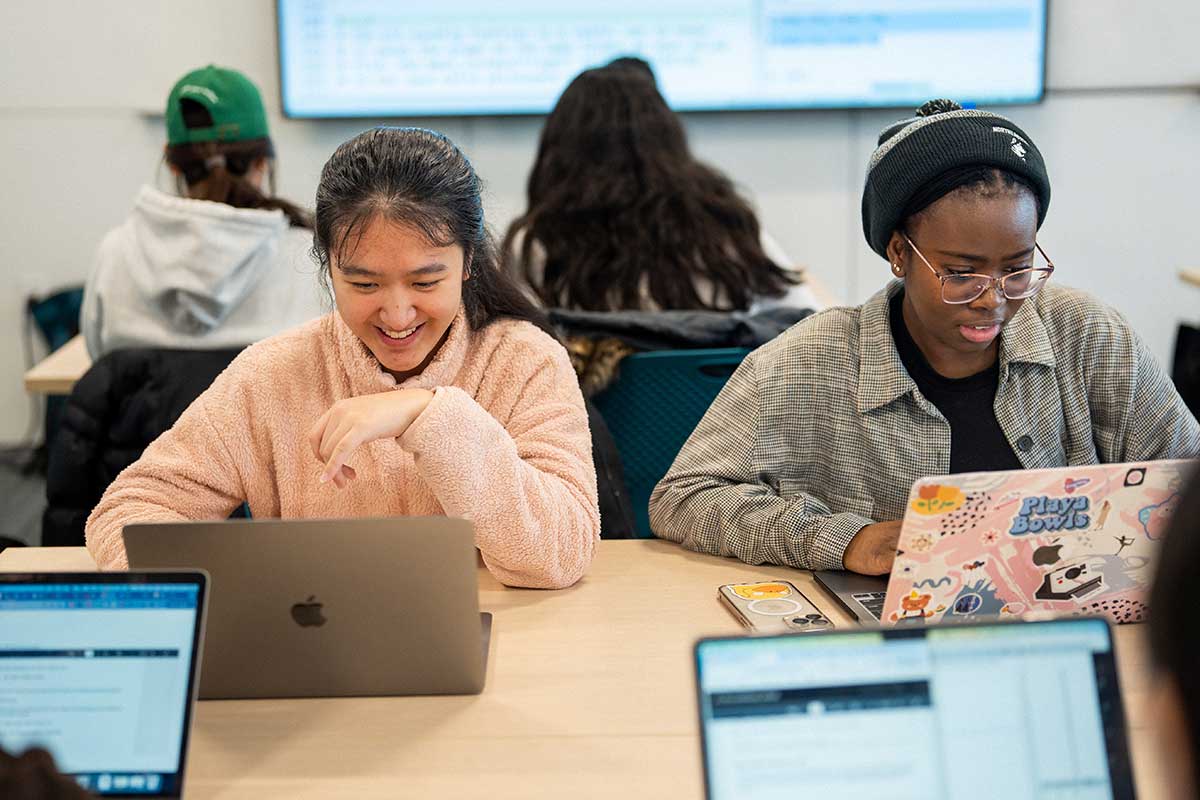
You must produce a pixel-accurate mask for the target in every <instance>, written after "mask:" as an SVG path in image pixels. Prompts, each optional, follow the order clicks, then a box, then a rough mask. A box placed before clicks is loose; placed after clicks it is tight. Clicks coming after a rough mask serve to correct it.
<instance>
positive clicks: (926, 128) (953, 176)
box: [862, 100, 1050, 258]
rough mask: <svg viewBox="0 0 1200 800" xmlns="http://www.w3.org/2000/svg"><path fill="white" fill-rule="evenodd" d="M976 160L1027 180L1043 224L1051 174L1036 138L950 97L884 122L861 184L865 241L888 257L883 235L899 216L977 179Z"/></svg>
mask: <svg viewBox="0 0 1200 800" xmlns="http://www.w3.org/2000/svg"><path fill="white" fill-rule="evenodd" d="M981 167H983V168H988V167H995V168H997V169H1002V170H1005V171H1007V172H1011V173H1013V174H1015V175H1019V176H1021V177H1022V178H1024V179H1025V180H1027V181H1029V183H1030V184H1031V185H1032V186H1033V188H1034V192H1035V193H1036V194H1037V199H1038V221H1037V224H1038V227H1039V228H1040V227H1041V226H1042V222H1043V220H1045V219H1046V210H1047V209H1048V208H1049V207H1050V177H1049V176H1048V175H1047V174H1046V165H1045V163H1044V162H1043V161H1042V154H1041V152H1039V151H1038V149H1037V145H1035V144H1034V143H1033V140H1032V139H1030V138H1029V136H1028V135H1027V134H1026V133H1025V132H1024V131H1023V130H1021V129H1020V128H1019V127H1017V125H1016V124H1015V123H1013V122H1012V121H1010V120H1008V119H1005V118H1004V117H1001V116H999V115H998V114H992V113H991V112H988V111H977V110H975V109H963V108H962V107H961V106H959V105H958V103H955V102H953V101H951V100H930V101H929V102H928V103H926V104H925V105H923V106H921V107H920V108H919V109H917V115H916V116H915V117H912V118H911V119H906V120H901V121H899V122H896V123H893V124H892V125H889V126H888V127H887V128H884V130H883V132H881V133H880V134H879V144H878V146H877V147H876V148H875V152H874V153H872V154H871V161H870V163H868V165H867V181H866V185H865V186H864V187H863V198H862V220H863V233H864V234H866V237H867V244H869V245H871V249H872V250H874V251H875V252H876V253H879V255H881V256H883V257H884V258H887V246H888V241H889V240H890V239H891V238H892V231H894V230H896V228H897V227H899V225H900V223H902V222H903V221H904V220H905V219H907V218H908V217H910V216H912V215H913V214H915V213H917V212H918V211H920V210H921V209H923V208H926V207H928V206H929V205H931V204H932V203H934V202H935V201H937V200H938V199H940V198H942V197H945V196H946V195H947V194H949V193H950V192H952V191H954V190H955V189H957V188H958V187H960V186H962V185H964V184H966V183H970V182H972V181H973V180H975V179H977V178H978V175H979V170H980V168H981Z"/></svg>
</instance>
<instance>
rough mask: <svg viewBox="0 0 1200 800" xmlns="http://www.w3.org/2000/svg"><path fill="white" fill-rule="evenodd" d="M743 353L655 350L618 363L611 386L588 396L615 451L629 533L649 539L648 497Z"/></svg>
mask: <svg viewBox="0 0 1200 800" xmlns="http://www.w3.org/2000/svg"><path fill="white" fill-rule="evenodd" d="M749 352H750V351H749V350H746V349H744V348H723V349H720V350H660V351H656V352H650V353H635V354H634V355H631V356H626V357H625V358H624V359H623V360H622V361H621V366H620V373H619V375H618V377H617V379H616V381H614V382H613V384H612V385H611V386H609V387H608V388H607V389H605V390H604V391H603V392H600V393H599V394H597V395H596V396H595V397H594V398H592V400H593V402H594V403H595V404H596V407H597V408H598V409H600V413H601V414H602V415H603V416H604V421H605V422H607V423H608V427H609V430H611V431H612V435H613V439H614V440H616V443H617V450H618V451H619V452H620V453H621V465H622V467H624V470H625V483H626V485H627V487H628V489H629V499H630V502H631V503H632V504H633V516H634V522H635V524H636V529H635V531H634V535H635V536H636V537H637V538H641V539H649V538H652V537H653V536H654V534H653V533H651V531H650V515H649V505H650V493H651V492H652V491H654V486H655V484H657V483H658V482H659V480H661V479H662V476H663V475H666V474H667V470H668V469H669V468H670V466H671V462H673V461H674V460H675V456H676V455H678V453H679V450H680V448H682V447H683V443H684V442H686V441H687V438H688V437H689V436H691V434H692V431H693V430H695V428H696V424H697V423H698V422H700V418H701V417H703V416H704V412H706V411H708V407H709V406H710V405H712V401H713V400H714V399H715V398H716V396H717V394H718V393H719V392H720V391H721V388H722V387H723V386H725V382H726V381H728V380H729V376H730V375H732V374H733V371H734V370H735V369H737V367H738V365H739V364H741V363H742V359H744V358H745V357H746V354H747V353H749Z"/></svg>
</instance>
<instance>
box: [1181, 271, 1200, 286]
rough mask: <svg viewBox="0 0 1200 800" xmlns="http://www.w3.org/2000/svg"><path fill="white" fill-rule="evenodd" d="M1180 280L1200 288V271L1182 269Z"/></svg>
mask: <svg viewBox="0 0 1200 800" xmlns="http://www.w3.org/2000/svg"><path fill="white" fill-rule="evenodd" d="M1179 278H1180V280H1182V281H1183V282H1184V283H1190V284H1192V285H1193V286H1200V269H1181V270H1179Z"/></svg>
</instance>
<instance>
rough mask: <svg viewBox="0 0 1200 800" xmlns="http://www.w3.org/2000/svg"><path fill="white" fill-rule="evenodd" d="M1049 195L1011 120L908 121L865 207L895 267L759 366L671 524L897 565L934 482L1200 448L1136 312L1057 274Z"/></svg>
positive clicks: (670, 532)
mask: <svg viewBox="0 0 1200 800" xmlns="http://www.w3.org/2000/svg"><path fill="white" fill-rule="evenodd" d="M1049 204H1050V177H1049V174H1048V172H1047V170H1046V165H1045V162H1044V161H1043V160H1042V154H1041V151H1040V150H1039V149H1038V148H1037V146H1036V145H1035V144H1034V142H1033V139H1032V138H1031V137H1030V136H1029V134H1028V133H1026V132H1025V131H1024V130H1022V129H1021V128H1020V127H1019V126H1018V125H1017V124H1016V123H1015V122H1013V121H1012V120H1009V119H1006V118H1005V117H1002V116H1000V115H998V114H994V113H992V112H989V111H984V110H980V109H963V108H960V107H959V106H958V104H957V103H953V102H951V101H946V100H938V101H930V102H929V103H926V104H925V105H923V106H922V107H921V108H920V109H918V111H917V114H916V116H914V117H912V118H909V119H905V120H901V121H899V122H897V123H895V124H894V125H891V126H888V127H887V128H886V129H885V130H884V131H883V133H882V134H881V135H880V137H879V142H878V146H877V147H876V148H875V152H874V153H873V154H872V156H871V158H870V162H869V164H868V167H867V179H866V184H865V186H864V187H863V200H862V224H863V232H864V234H865V236H866V239H867V242H868V244H869V245H870V246H871V249H873V250H874V251H875V252H876V253H877V254H878V255H879V256H880V257H881V258H883V259H884V260H885V263H887V264H888V265H889V271H890V274H891V278H892V279H891V280H890V281H889V282H888V283H887V284H886V285H885V286H883V287H882V288H881V289H880V290H879V291H878V292H876V294H875V295H874V296H872V297H871V298H870V299H868V300H867V301H866V302H865V303H863V304H862V305H861V306H857V307H854V308H833V309H828V310H826V311H823V312H821V313H819V314H815V315H813V316H811V317H809V318H808V319H806V320H804V321H803V322H801V323H800V324H798V325H796V326H794V327H792V328H790V329H789V330H788V331H787V332H786V333H784V334H783V335H781V336H779V337H778V338H776V339H775V340H773V341H772V342H770V343H769V344H767V345H765V346H763V347H761V348H759V349H758V350H756V351H754V352H753V353H751V354H750V355H749V356H748V357H747V358H746V360H745V361H744V362H742V364H741V366H740V367H738V369H737V371H736V372H735V373H734V375H733V377H732V378H731V379H730V380H729V382H728V383H727V384H726V385H725V387H724V389H723V390H722V391H721V393H720V395H719V396H718V397H717V399H716V400H715V401H714V402H713V404H712V406H711V407H710V408H709V410H708V412H707V414H706V415H705V416H704V419H703V420H701V422H700V424H699V426H698V427H697V428H696V430H695V431H694V432H693V433H692V436H691V438H690V439H688V441H687V443H686V444H685V445H684V446H683V449H682V450H681V451H680V453H679V456H678V457H677V458H676V459H675V463H674V464H673V465H672V466H671V469H670V471H669V472H668V473H667V475H666V476H665V477H664V478H663V479H662V481H660V482H659V484H658V486H657V487H656V488H655V490H654V493H653V495H652V496H651V498H650V522H651V525H652V527H653V529H654V532H655V533H657V534H658V535H659V536H662V537H663V538H667V539H673V540H675V541H679V542H682V543H683V544H684V545H685V546H687V547H690V548H692V549H695V550H700V551H703V552H709V553H718V554H720V555H733V556H737V557H738V558H741V559H742V560H744V561H746V562H748V563H751V564H761V563H764V562H770V563H776V564H789V565H793V566H797V567H800V568H803V569H846V570H851V571H855V572H861V573H866V574H872V575H879V574H883V573H886V572H888V571H890V570H891V567H892V562H893V559H894V558H895V555H896V542H897V540H898V539H899V536H900V520H901V519H902V518H903V516H904V510H905V504H906V501H907V498H908V492H909V489H910V488H911V487H912V484H913V482H914V481H916V480H917V479H918V478H923V477H926V476H929V475H946V474H950V473H962V472H983V471H995V470H1011V469H1022V468H1025V469H1036V468H1044V467H1065V466H1079V465H1086V464H1099V463H1120V462H1124V461H1150V460H1154V459H1166V458H1195V457H1197V456H1200V425H1197V423H1196V419H1195V418H1194V417H1193V416H1192V415H1191V413H1190V412H1189V411H1188V409H1187V407H1186V406H1185V405H1184V403H1183V400H1181V399H1180V397H1179V394H1178V393H1177V392H1176V391H1175V387H1174V386H1173V385H1172V384H1171V380H1170V378H1169V377H1167V374H1166V373H1165V372H1164V371H1163V369H1162V366H1161V365H1160V364H1159V363H1158V362H1157V361H1156V360H1155V359H1154V356H1153V355H1152V354H1151V353H1150V352H1149V351H1148V350H1147V348H1146V345H1145V344H1144V343H1143V342H1142V340H1141V338H1140V337H1139V336H1138V335H1137V333H1136V332H1135V331H1134V330H1133V329H1132V328H1131V327H1130V326H1129V323H1128V322H1126V321H1125V319H1124V318H1123V317H1122V316H1121V315H1120V313H1118V312H1117V311H1116V310H1114V309H1113V308H1111V307H1109V306H1108V305H1106V304H1104V303H1102V302H1101V301H1100V300H1098V299H1096V298H1094V297H1092V296H1090V295H1088V294H1086V293H1085V292H1082V291H1079V290H1077V289H1071V288H1068V287H1066V286H1062V285H1059V284H1058V283H1057V278H1055V279H1054V280H1051V276H1052V275H1057V273H1056V270H1055V266H1054V264H1053V263H1052V261H1051V259H1050V258H1049V257H1048V256H1047V254H1046V250H1045V249H1044V248H1043V246H1042V243H1041V242H1039V241H1038V230H1039V229H1040V228H1041V225H1042V221H1043V220H1044V219H1045V218H1046V213H1047V210H1048V209H1049ZM1130 279H1131V280H1132V279H1134V276H1133V275H1132V274H1131V276H1130Z"/></svg>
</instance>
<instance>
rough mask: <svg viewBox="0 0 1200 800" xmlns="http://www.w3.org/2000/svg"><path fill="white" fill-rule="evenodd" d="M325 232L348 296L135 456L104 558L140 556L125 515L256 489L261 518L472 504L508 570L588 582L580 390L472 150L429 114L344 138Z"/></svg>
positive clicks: (509, 576)
mask: <svg viewBox="0 0 1200 800" xmlns="http://www.w3.org/2000/svg"><path fill="white" fill-rule="evenodd" d="M314 241H315V247H314V252H315V253H316V255H317V257H318V258H319V260H320V262H321V269H322V275H323V276H325V277H326V278H327V279H328V280H329V282H330V283H331V284H332V289H333V295H334V299H335V302H336V305H337V310H336V312H334V313H331V314H328V315H326V316H324V317H322V318H320V319H316V320H313V321H312V322H310V323H308V324H306V325H303V326H301V327H299V328H295V329H293V330H291V331H288V332H286V333H283V334H280V335H278V336H275V337H272V338H270V339H267V340H265V341H262V342H260V343H258V344H256V345H253V346H251V347H250V348H248V349H246V350H245V351H244V352H243V353H242V354H241V355H240V356H238V358H237V359H236V360H235V361H234V362H233V363H232V364H231V365H230V366H229V368H228V369H227V370H225V372H223V373H222V374H221V375H220V377H218V378H217V380H216V381H215V382H214V383H213V385H212V386H211V387H210V388H209V389H208V391H206V392H205V393H204V394H202V395H201V396H200V397H199V398H197V400H196V402H195V403H193V404H192V405H191V406H190V407H189V408H188V410H187V411H186V412H184V414H183V416H182V417H180V418H179V421H178V422H177V423H176V424H175V426H174V427H173V428H171V430H169V431H167V433H165V434H163V435H162V436H161V437H159V439H158V440H156V441H155V442H154V443H153V444H151V445H150V447H148V448H147V449H146V452H145V453H144V454H143V455H142V457H141V459H139V460H138V461H137V462H136V463H134V464H133V465H132V466H130V467H129V468H128V469H126V470H125V471H124V472H122V473H121V475H120V476H119V477H118V478H117V480H116V481H114V482H113V484H112V485H111V486H110V487H109V488H108V491H107V492H105V494H104V497H103V499H101V501H100V504H99V505H98V506H96V508H95V509H94V510H93V511H92V514H91V517H90V518H89V519H88V522H87V544H88V548H89V550H91V552H92V555H93V556H94V557H95V559H96V562H97V563H98V564H99V565H100V566H101V567H103V568H109V569H111V568H122V567H124V566H126V564H127V562H126V557H125V549H124V545H123V543H122V539H121V530H122V528H123V527H124V526H125V525H127V524H129V523H132V522H149V521H165V520H201V519H222V518H225V517H227V516H229V514H230V513H231V512H232V511H233V510H234V509H235V508H237V507H238V505H240V504H241V503H242V502H243V501H247V502H248V503H249V505H250V510H251V512H252V513H253V514H254V516H255V517H284V518H297V517H310V518H311V517H350V516H354V517H357V516H399V515H448V516H455V517H465V518H468V519H470V520H472V522H473V523H474V525H475V543H476V545H477V546H478V547H479V550H480V551H481V553H482V554H483V560H484V563H485V564H486V565H487V567H488V569H489V570H491V571H492V573H493V574H494V575H495V576H496V577H497V578H498V579H500V580H501V581H503V582H504V583H506V584H508V585H510V586H531V587H542V588H561V587H564V586H570V585H571V584H573V583H574V582H575V581H577V580H579V578H580V577H581V576H582V575H583V573H584V571H585V570H586V569H587V567H588V565H589V564H590V562H591V560H592V553H593V550H594V548H595V545H596V541H597V539H598V538H599V531H600V514H599V510H598V508H597V503H596V476H595V472H594V469H593V466H592V460H591V437H590V435H589V433H588V424H587V415H586V413H585V411H584V406H583V397H582V395H581V394H580V391H579V386H578V383H577V382H576V378H575V374H574V372H573V371H572V369H571V364H570V362H569V360H568V358H567V354H566V351H565V350H563V348H562V347H561V346H560V345H559V344H558V342H557V341H555V340H554V339H553V338H552V337H551V336H550V335H548V334H547V333H545V332H543V331H542V330H540V329H539V324H538V320H539V312H538V311H537V310H536V309H535V308H534V306H533V305H532V304H531V303H530V302H529V301H528V300H527V299H526V298H525V297H524V295H522V294H521V292H520V290H519V289H517V288H516V286H515V285H514V284H512V283H511V281H510V279H508V278H507V277H506V276H505V275H504V274H503V273H501V272H500V271H499V269H498V268H497V257H496V249H495V244H494V241H493V239H492V237H491V235H490V234H489V232H488V231H487V228H486V227H485V225H484V221H483V209H482V204H481V201H480V184H479V180H478V178H477V177H476V175H475V172H474V170H473V169H472V167H471V165H470V163H469V162H468V161H467V159H466V158H465V156H463V154H462V152H461V151H459V149H458V148H457V147H456V146H455V145H454V144H453V143H452V142H450V141H449V140H448V139H446V138H445V137H444V136H442V135H441V134H438V133H434V132H432V131H426V130H421V129H417V128H376V129H373V130H370V131H367V132H365V133H363V134H361V135H359V136H357V137H355V138H354V139H351V140H350V141H348V142H346V143H344V144H343V145H342V146H341V147H339V148H338V150H337V152H335V153H334V154H333V157H332V158H330V160H329V162H328V163H327V164H326V165H325V168H324V170H323V171H322V173H321V182H320V186H319V187H318V189H317V208H316V230H315V233H314ZM330 552H331V553H335V552H336V543H331V548H330Z"/></svg>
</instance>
